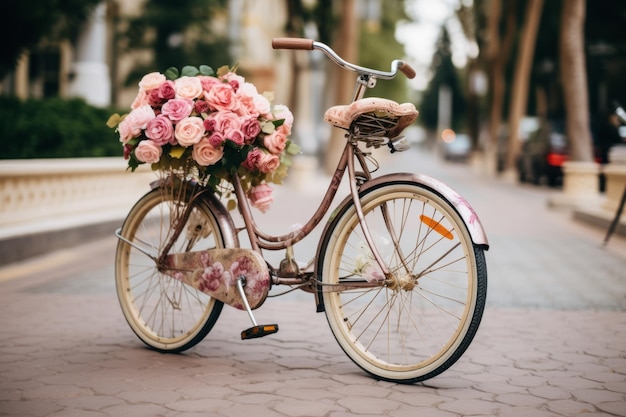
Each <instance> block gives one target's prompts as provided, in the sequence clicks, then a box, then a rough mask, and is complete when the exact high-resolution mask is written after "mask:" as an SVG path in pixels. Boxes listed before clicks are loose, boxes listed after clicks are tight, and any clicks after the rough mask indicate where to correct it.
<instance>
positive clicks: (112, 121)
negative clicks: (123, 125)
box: [107, 113, 122, 129]
mask: <svg viewBox="0 0 626 417" xmlns="http://www.w3.org/2000/svg"><path fill="white" fill-rule="evenodd" d="M121 121H122V116H120V115H119V113H114V114H112V115H111V117H109V120H107V126H108V127H110V128H111V129H113V128H115V127H116V126H117V125H118V124H120V122H121Z"/></svg>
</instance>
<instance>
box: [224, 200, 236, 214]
mask: <svg viewBox="0 0 626 417" xmlns="http://www.w3.org/2000/svg"><path fill="white" fill-rule="evenodd" d="M226 208H227V209H228V211H231V210H234V209H236V208H237V202H236V201H235V200H228V203H226Z"/></svg>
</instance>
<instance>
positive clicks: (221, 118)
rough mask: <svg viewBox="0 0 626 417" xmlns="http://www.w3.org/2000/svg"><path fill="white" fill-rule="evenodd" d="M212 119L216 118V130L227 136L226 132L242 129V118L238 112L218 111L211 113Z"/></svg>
mask: <svg viewBox="0 0 626 417" xmlns="http://www.w3.org/2000/svg"><path fill="white" fill-rule="evenodd" d="M209 118H210V119H212V120H215V129H214V130H215V131H216V132H220V133H221V134H223V135H225V136H226V132H228V131H231V130H240V129H241V120H240V119H239V116H238V115H237V114H236V113H233V112H230V111H218V112H215V113H211V115H210V116H209Z"/></svg>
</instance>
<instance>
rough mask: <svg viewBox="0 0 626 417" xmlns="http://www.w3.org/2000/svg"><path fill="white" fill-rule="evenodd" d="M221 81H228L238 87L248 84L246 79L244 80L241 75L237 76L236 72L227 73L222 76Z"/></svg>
mask: <svg viewBox="0 0 626 417" xmlns="http://www.w3.org/2000/svg"><path fill="white" fill-rule="evenodd" d="M221 79H222V80H224V81H228V82H229V83H230V82H234V83H236V84H237V85H243V83H245V82H246V80H245V78H243V77H242V76H241V75H237V74H235V73H234V72H227V73H226V74H224V75H222V76H221Z"/></svg>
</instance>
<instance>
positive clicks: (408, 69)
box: [398, 62, 416, 79]
mask: <svg viewBox="0 0 626 417" xmlns="http://www.w3.org/2000/svg"><path fill="white" fill-rule="evenodd" d="M398 70H399V71H400V72H401V73H403V74H404V75H406V77H407V78H409V79H413V78H415V75H416V72H415V69H414V68H413V67H412V66H410V65H409V64H407V63H406V62H403V63H402V64H400V66H399V67H398Z"/></svg>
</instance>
